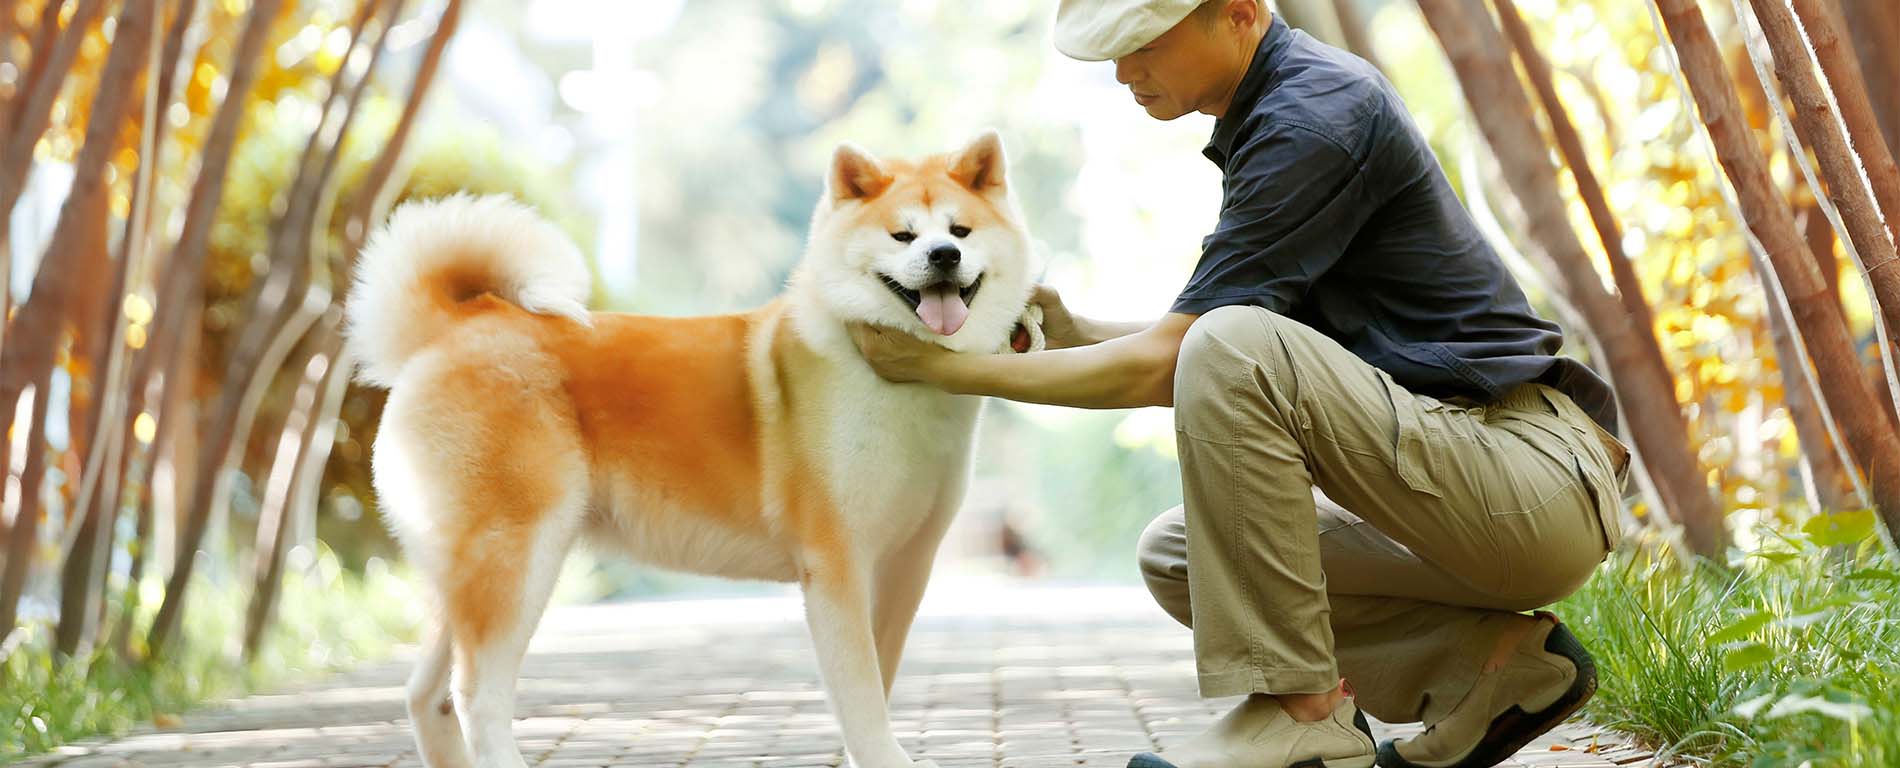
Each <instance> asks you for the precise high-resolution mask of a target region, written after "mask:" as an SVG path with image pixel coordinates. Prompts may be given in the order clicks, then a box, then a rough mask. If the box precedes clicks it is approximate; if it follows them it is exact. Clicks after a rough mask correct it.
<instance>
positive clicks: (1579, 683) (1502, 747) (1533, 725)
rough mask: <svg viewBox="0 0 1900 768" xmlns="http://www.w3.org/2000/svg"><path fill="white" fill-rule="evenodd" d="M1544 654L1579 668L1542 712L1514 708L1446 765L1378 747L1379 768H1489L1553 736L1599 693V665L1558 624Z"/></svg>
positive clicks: (1394, 747) (1394, 748) (1391, 746)
mask: <svg viewBox="0 0 1900 768" xmlns="http://www.w3.org/2000/svg"><path fill="white" fill-rule="evenodd" d="M1544 650H1545V651H1548V652H1550V653H1554V654H1557V655H1558V656H1562V657H1564V658H1566V659H1569V660H1570V663H1572V664H1575V665H1576V666H1577V679H1575V680H1573V681H1571V683H1570V688H1568V689H1566V690H1565V691H1564V694H1563V695H1562V696H1559V697H1558V698H1557V700H1556V701H1555V702H1552V703H1551V705H1550V706H1548V707H1545V708H1543V709H1542V710H1541V711H1538V712H1534V713H1526V712H1525V711H1524V709H1523V708H1522V707H1519V706H1515V705H1514V706H1512V707H1511V708H1510V709H1508V710H1505V712H1504V714H1501V715H1498V716H1497V717H1496V718H1495V719H1493V720H1492V721H1491V727H1489V728H1486V729H1485V732H1484V738H1481V739H1479V740H1478V744H1477V746H1475V747H1472V748H1471V751H1470V752H1469V753H1467V754H1466V755H1465V756H1464V757H1463V758H1462V759H1459V760H1457V761H1455V762H1452V763H1447V764H1445V765H1423V764H1420V763H1414V762H1411V761H1409V760H1406V759H1405V758H1404V757H1403V756H1401V755H1400V754H1399V750H1398V747H1397V745H1396V744H1395V743H1394V742H1393V740H1391V739H1387V740H1385V742H1384V743H1381V744H1380V745H1379V766H1380V768H1490V766H1493V765H1497V764H1498V763H1501V762H1504V761H1505V760H1506V759H1508V758H1510V757H1511V756H1512V755H1515V754H1517V751H1518V750H1520V749H1523V748H1524V745H1526V744H1529V743H1531V741H1532V740H1533V739H1536V738H1537V737H1539V736H1542V735H1544V734H1546V733H1549V732H1550V729H1552V728H1555V727H1557V726H1558V725H1560V724H1562V723H1563V721H1565V720H1568V719H1569V718H1570V716H1571V715H1574V714H1576V713H1577V710H1579V709H1582V708H1583V705H1584V703H1585V702H1587V701H1589V700H1590V697H1592V696H1595V695H1596V692H1597V663H1596V659H1594V658H1592V657H1591V656H1590V652H1589V651H1586V650H1584V648H1583V643H1581V642H1579V641H1578V640H1577V636H1576V635H1573V634H1571V633H1570V628H1569V627H1566V626H1564V625H1562V624H1558V625H1557V628H1556V629H1553V630H1551V632H1550V636H1549V637H1547V638H1545V639H1544Z"/></svg>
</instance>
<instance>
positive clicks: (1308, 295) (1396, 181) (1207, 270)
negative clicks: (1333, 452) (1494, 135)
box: [1172, 16, 1616, 432]
mask: <svg viewBox="0 0 1900 768" xmlns="http://www.w3.org/2000/svg"><path fill="white" fill-rule="evenodd" d="M1204 153H1205V154H1206V155H1207V157H1208V159H1210V160H1213V161H1214V164H1215V165H1218V166H1220V169H1221V173H1222V175H1223V179H1222V187H1223V199H1222V201H1221V213H1220V223H1219V224H1218V225H1217V226H1216V227H1215V229H1214V232H1213V234H1210V235H1208V236H1207V238H1206V239H1205V240H1204V241H1202V243H1201V260H1200V262H1199V263H1198V264H1196V265H1195V267H1194V275H1193V277H1191V278H1189V279H1188V284H1187V287H1186V288H1185V289H1183V290H1182V291H1181V296H1180V298H1178V299H1176V300H1175V302H1174V307H1173V310H1172V311H1174V312H1180V313H1185V314H1194V315H1198V314H1203V313H1206V312H1207V311H1209V310H1212V309H1214V308H1216V307H1221V306H1226V305H1229V304H1251V305H1254V306H1259V307H1265V308H1266V309H1268V310H1271V311H1273V312H1277V313H1279V314H1282V315H1285V316H1287V317H1290V318H1292V319H1295V320H1298V321H1300V322H1302V323H1305V324H1307V325H1309V326H1311V327H1313V328H1314V329H1317V330H1318V331H1320V332H1321V333H1324V334H1326V335H1327V336H1329V337H1331V338H1332V339H1334V340H1335V341H1338V342H1339V343H1340V345H1341V346H1344V347H1345V348H1346V349H1349V350H1351V351H1352V352H1353V353H1354V354H1356V355H1358V356H1359V357H1360V358H1361V359H1364V360H1365V361H1366V362H1368V363H1371V364H1372V365H1374V366H1377V367H1379V368H1380V369H1382V370H1384V371H1385V372H1386V373H1387V374H1390V375H1391V376H1392V379H1393V380H1394V381H1397V382H1398V383H1399V384H1400V385H1401V386H1404V387H1405V388H1406V389H1408V390H1411V391H1413V392H1416V393H1419V394H1424V395H1430V396H1433V397H1438V398H1449V397H1467V398H1471V399H1473V400H1476V401H1478V402H1481V403H1483V402H1491V401H1493V400H1495V399H1497V397H1498V396H1499V395H1501V394H1503V393H1504V392H1505V390H1508V389H1510V388H1512V387H1514V386H1517V385H1519V384H1523V383H1526V382H1539V383H1544V384H1549V385H1551V386H1553V387H1555V388H1557V389H1558V390H1561V391H1563V392H1564V393H1565V394H1567V395H1569V396H1570V398H1571V399H1572V400H1574V401H1576V403H1577V405H1578V406H1579V407H1581V408H1582V409H1583V410H1584V412H1586V413H1588V414H1590V415H1591V417H1592V418H1593V419H1595V420H1596V421H1597V423H1599V424H1602V425H1603V426H1604V427H1605V428H1606V429H1609V430H1610V431H1611V432H1615V431H1616V403H1615V399H1614V398H1613V397H1612V395H1611V393H1610V388H1609V386H1608V385H1606V384H1605V383H1604V382H1603V380H1602V379H1601V378H1599V377H1598V376H1597V375H1596V374H1595V373H1593V372H1592V371H1590V369H1588V368H1586V367H1584V366H1583V364H1581V363H1579V362H1577V361H1576V360H1572V359H1570V358H1566V357H1558V356H1557V355H1556V352H1557V348H1558V347H1559V346H1560V345H1561V344H1562V342H1563V334H1562V332H1561V331H1560V330H1558V328H1557V326H1556V325H1555V324H1553V323H1551V322H1548V321H1546V320H1544V319H1542V318H1539V317H1538V316H1537V315H1536V313H1534V312H1532V311H1531V308H1530V305H1529V303H1528V302H1527V301H1526V300H1525V298H1524V292H1523V291H1522V290H1521V289H1519V288H1518V285H1517V280H1516V279H1515V278H1513V277H1512V276H1511V273H1510V272H1508V271H1507V270H1505V268H1504V265H1503V263H1502V262H1501V261H1500V260H1499V259H1498V256H1497V253H1496V252H1494V251H1493V250H1492V249H1491V247H1490V245H1488V244H1487V243H1486V242H1485V239H1484V237H1483V236H1481V235H1480V234H1479V233H1478V228H1477V225H1476V224H1475V223H1474V222H1473V221H1472V220H1471V214H1470V213H1469V212H1467V211H1466V210H1465V208H1464V206H1463V205H1462V204H1461V203H1460V202H1459V200H1458V197H1457V196H1456V195H1454V194H1452V189H1451V184H1450V183H1449V182H1447V181H1446V180H1445V173H1444V171H1443V170H1442V169H1441V168H1439V165H1438V159H1437V157H1435V156H1434V155H1433V154H1432V150H1431V147H1430V145H1428V144H1427V143H1426V141H1425V137H1424V135H1423V134H1421V133H1420V132H1419V130H1418V127H1417V126H1416V125H1414V124H1413V123H1412V119H1411V116H1410V115H1409V114H1408V113H1407V112H1406V109H1405V104H1404V102H1403V101H1401V100H1400V99H1399V95H1398V93H1397V91H1395V90H1394V89H1393V88H1392V84H1391V83H1389V82H1387V81H1386V79H1385V77H1383V76H1382V75H1380V74H1379V72H1378V70H1376V69H1374V68H1373V67H1372V66H1371V65H1370V64H1367V63H1366V62H1365V61H1363V60H1361V59H1359V58H1358V57H1356V56H1353V55H1351V54H1349V53H1346V52H1345V51H1341V50H1339V49H1337V48H1334V47H1332V46H1329V45H1325V44H1323V43H1321V42H1319V41H1317V40H1314V39H1313V38H1312V37H1311V36H1309V35H1307V34H1306V33H1304V32H1301V31H1299V30H1295V29H1291V28H1289V27H1287V25H1286V23H1285V22H1283V21H1281V20H1280V18H1279V17H1278V16H1275V17H1274V18H1273V22H1272V24H1271V25H1270V26H1269V28H1268V29H1267V34H1266V37H1265V38H1264V39H1262V40H1261V42H1260V47H1259V49H1258V51H1257V52H1256V53H1255V54H1254V59H1253V63H1252V65H1250V66H1249V67H1248V69H1247V74H1246V76H1245V77H1244V78H1242V79H1241V81H1240V86H1239V88H1238V90H1236V91H1235V93H1234V99H1233V103H1232V104H1231V105H1230V106H1229V107H1228V111H1227V114H1226V115H1225V116H1224V117H1222V118H1221V119H1220V120H1218V121H1216V122H1215V123H1214V137H1213V139H1212V140H1211V141H1209V142H1208V144H1207V148H1206V150H1204Z"/></svg>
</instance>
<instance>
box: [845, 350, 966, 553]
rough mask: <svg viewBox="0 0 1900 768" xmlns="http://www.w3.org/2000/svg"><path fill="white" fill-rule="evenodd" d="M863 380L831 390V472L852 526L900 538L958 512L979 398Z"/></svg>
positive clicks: (868, 375) (865, 377)
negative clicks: (939, 516)
mask: <svg viewBox="0 0 1900 768" xmlns="http://www.w3.org/2000/svg"><path fill="white" fill-rule="evenodd" d="M846 378H847V379H858V378H860V377H858V376H847V377H846ZM862 378H864V379H867V380H862V381H851V382H849V383H848V384H846V385H845V386H841V387H838V388H837V389H835V390H833V391H832V393H831V397H830V399H831V403H830V406H831V407H830V409H829V410H830V412H831V413H833V414H834V415H835V417H834V418H833V419H832V421H831V432H830V434H829V435H828V436H827V437H828V439H827V440H826V443H827V450H826V456H825V461H826V463H827V464H828V465H829V466H828V469H829V472H828V473H827V474H828V475H829V476H830V477H831V478H832V485H833V488H832V492H833V495H834V498H835V500H836V502H837V504H838V507H839V510H840V512H842V513H843V514H844V515H845V516H846V518H847V520H849V522H850V523H851V524H852V525H853V526H854V527H860V530H864V531H865V532H867V533H873V535H875V532H878V531H883V532H885V533H887V534H888V535H890V536H895V537H902V536H905V535H908V533H909V532H911V531H914V530H916V528H917V526H918V525H920V524H921V523H923V522H924V521H925V520H927V519H929V518H930V517H931V516H932V515H933V514H937V513H949V512H954V511H955V505H956V504H957V503H958V502H959V501H960V500H961V497H962V491H963V486H964V483H965V481H966V478H967V475H968V473H969V465H970V451H971V447H972V441H973V439H974V436H975V432H976V421H977V414H978V412H979V410H980V409H981V408H982V400H981V399H980V398H976V397H964V396H956V395H949V394H946V393H944V392H942V391H939V390H935V389H930V388H926V387H922V386H916V385H892V384H888V383H885V382H883V381H880V380H875V379H870V373H869V372H868V371H865V372H864V374H863V377H862Z"/></svg>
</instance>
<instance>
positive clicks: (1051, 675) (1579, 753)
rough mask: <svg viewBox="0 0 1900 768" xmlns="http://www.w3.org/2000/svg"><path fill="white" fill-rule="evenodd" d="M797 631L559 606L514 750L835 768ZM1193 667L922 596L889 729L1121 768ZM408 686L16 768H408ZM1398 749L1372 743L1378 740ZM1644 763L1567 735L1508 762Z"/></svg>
mask: <svg viewBox="0 0 1900 768" xmlns="http://www.w3.org/2000/svg"><path fill="white" fill-rule="evenodd" d="M799 616H800V611H799V607H798V602H797V601H796V599H795V598H793V597H790V596H787V597H773V598H746V599H725V600H697V601H681V602H671V603H631V604H619V605H605V606H585V607H565V608H557V609H555V610H554V611H553V612H551V613H550V614H549V616H548V619H547V621H546V622H544V623H543V624H542V626H541V629H540V632H539V633H538V634H537V636H536V639H535V644H534V647H533V649H532V650H531V652H530V655H529V658H528V660H527V662H526V666H525V671H524V673H523V680H522V688H521V691H522V695H521V706H520V709H519V712H518V714H517V718H518V719H517V720H516V721H515V736H516V738H517V739H518V740H519V741H520V743H521V746H522V751H523V753H524V754H525V755H526V756H527V758H528V762H529V764H530V765H535V766H541V767H542V768H589V767H609V766H673V767H676V768H795V767H796V766H836V765H838V764H839V762H840V760H841V759H842V758H841V756H840V752H839V750H840V746H839V737H838V732H837V728H836V727H835V726H834V725H833V722H832V719H831V716H830V714H829V713H828V712H827V711H826V709H825V703H824V699H823V694H822V692H821V690H820V689H819V687H818V675H817V670H816V668H815V666H814V663H813V660H812V655H811V651H810V640H809V639H808V637H807V635H806V634H805V632H804V628H803V625H802V624H801V623H800V619H799ZM1189 648H1190V641H1189V637H1188V634H1187V632H1186V631H1185V630H1183V629H1181V628H1180V627H1178V626H1176V625H1175V624H1173V623H1172V622H1170V621H1169V620H1168V619H1167V618H1166V617H1165V616H1163V615H1162V614H1161V613H1160V612H1159V611H1158V610H1157V609H1155V608H1154V607H1153V605H1152V603H1150V602H1149V600H1148V596H1147V594H1146V593H1145V592H1143V591H1141V590H1140V589H1139V588H1086V589H1076V588H1068V589H1061V588H1027V589H1026V588H1009V587H1000V586H995V587H983V586H970V587H962V588H950V587H944V588H938V589H933V591H932V593H931V595H930V597H929V598H928V599H927V600H926V601H925V606H924V615H922V616H921V617H920V618H919V620H918V625H917V628H916V631H915V632H914V634H913V635H912V637H911V643H910V647H909V651H908V652H907V654H906V656H905V658H904V664H903V671H902V672H901V673H900V674H899V676H898V684H897V690H896V692H895V693H894V700H895V701H894V704H893V717H894V719H895V721H896V727H897V729H898V731H899V737H900V738H901V739H902V741H903V742H904V745H905V747H906V748H908V749H910V750H911V754H912V755H913V756H916V757H929V758H932V759H935V760H936V761H938V762H939V763H941V764H942V765H943V766H944V768H955V767H959V766H995V767H997V768H1042V767H1043V766H1074V765H1080V766H1114V767H1116V768H1119V766H1122V765H1124V764H1125V763H1126V761H1127V759H1128V756H1129V755H1130V754H1132V753H1134V752H1137V751H1143V750H1150V749H1154V748H1156V747H1157V746H1159V747H1166V746H1168V745H1170V744H1174V743H1177V742H1179V741H1180V740H1181V739H1183V738H1185V737H1187V736H1189V735H1192V734H1193V733H1195V732H1197V731H1198V730H1200V729H1201V728H1203V727H1205V726H1206V724H1207V723H1208V722H1210V721H1211V720H1212V719H1213V718H1214V717H1216V716H1217V715H1218V714H1220V712H1222V711H1224V709H1225V707H1226V706H1229V705H1231V703H1232V700H1216V701H1211V702H1207V701H1202V700H1200V699H1198V698H1197V697H1196V696H1195V695H1194V683H1193V680H1194V674H1193V672H1194V668H1193V662H1192V660H1191V659H1190V656H1189ZM407 671H408V664H407V660H406V658H405V659H399V660H397V661H395V662H391V663H385V664H377V665H372V666H370V667H367V668H364V669H359V670H356V671H354V672H350V673H347V674H343V675H338V676H336V677H333V678H329V679H326V680H323V681H320V682H317V683H314V684H310V685H307V686H305V687H302V688H300V689H298V690H294V691H286V692H282V693H277V694H269V695H258V696H251V697H248V698H245V699H241V700H237V701H233V702H229V703H228V704H227V705H226V706H224V707H221V708H217V709H213V710H207V711H203V712H198V713H193V714H190V715H187V716H186V717H185V718H184V722H183V724H182V725H181V726H180V727H178V728H175V729H172V730H166V731H155V730H145V731H140V732H136V733H133V734H130V735H127V736H125V737H123V738H120V739H117V740H115V741H110V742H101V743H92V744H84V745H76V746H70V747H67V748H66V749H65V750H64V751H63V753H62V754H60V755H56V756H49V757H44V758H40V759H37V760H33V761H28V762H27V763H25V765H28V766H34V767H35V768H39V767H41V766H60V768H80V767H81V766H85V767H87V768H91V767H93V766H123V765H134V766H140V765H145V766H194V767H203V768H221V767H223V766H231V767H233V768H235V767H237V766H245V767H247V768H323V767H329V766H335V767H337V768H344V767H347V766H378V767H387V766H416V765H419V764H420V763H419V762H418V761H417V760H416V757H415V754H414V752H413V749H412V747H411V742H410V736H409V733H408V727H407V722H406V721H405V720H404V719H403V706H402V696H403V693H402V685H403V680H404V678H405V676H406V674H407ZM1403 732H1405V731H1404V729H1403V728H1400V727H1387V726H1375V733H1376V734H1377V736H1378V737H1379V738H1381V739H1383V738H1385V737H1387V736H1389V735H1394V734H1400V733H1403ZM1553 744H1555V745H1558V746H1559V747H1560V748H1564V747H1567V749H1553V748H1552V745H1553ZM1593 744H1594V745H1596V751H1595V752H1591V751H1588V750H1589V749H1590V748H1591V747H1592V745H1593ZM1651 763H1652V760H1651V759H1650V757H1649V754H1648V753H1647V752H1646V751H1643V750H1640V749H1636V748H1632V747H1628V746H1623V745H1622V742H1621V741H1620V740H1619V739H1618V738H1617V737H1616V735H1615V734H1613V733H1608V732H1604V733H1599V732H1598V729H1597V728H1595V727H1592V726H1589V725H1588V724H1584V723H1573V724H1571V725H1569V726H1566V727H1565V728H1563V729H1560V731H1558V732H1556V733H1554V734H1552V735H1551V736H1549V737H1546V738H1545V739H1543V740H1541V741H1539V742H1538V743H1536V744H1533V745H1531V746H1530V747H1528V748H1526V749H1525V750H1524V751H1523V752H1522V753H1520V754H1519V755H1518V757H1517V758H1515V761H1514V762H1513V763H1509V765H1517V766H1578V767H1581V766H1591V767H1593V768H1600V767H1602V766H1610V765H1649V764H1651Z"/></svg>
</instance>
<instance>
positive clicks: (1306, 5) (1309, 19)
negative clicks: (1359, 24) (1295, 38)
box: [1278, 0, 1346, 48]
mask: <svg viewBox="0 0 1900 768" xmlns="http://www.w3.org/2000/svg"><path fill="white" fill-rule="evenodd" d="M1278 5H1279V8H1280V16H1281V18H1284V19H1286V23H1287V26H1289V27H1292V28H1294V29H1297V30H1300V31H1302V32H1305V33H1306V34H1309V35H1312V36H1313V37H1315V38H1318V39H1319V41H1320V42H1322V43H1325V44H1327V45H1330V46H1333V47H1335V48H1344V47H1346V36H1345V35H1343V34H1341V33H1340V31H1339V19H1338V17H1336V16H1334V15H1333V4H1332V3H1329V2H1326V0H1279V3H1278Z"/></svg>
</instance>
